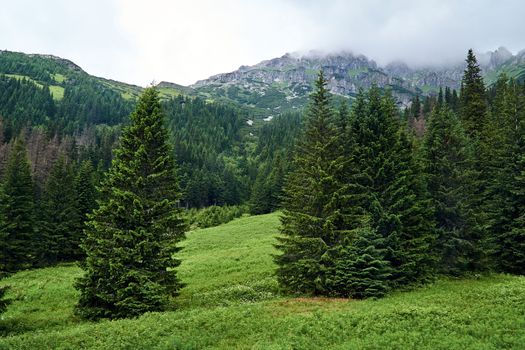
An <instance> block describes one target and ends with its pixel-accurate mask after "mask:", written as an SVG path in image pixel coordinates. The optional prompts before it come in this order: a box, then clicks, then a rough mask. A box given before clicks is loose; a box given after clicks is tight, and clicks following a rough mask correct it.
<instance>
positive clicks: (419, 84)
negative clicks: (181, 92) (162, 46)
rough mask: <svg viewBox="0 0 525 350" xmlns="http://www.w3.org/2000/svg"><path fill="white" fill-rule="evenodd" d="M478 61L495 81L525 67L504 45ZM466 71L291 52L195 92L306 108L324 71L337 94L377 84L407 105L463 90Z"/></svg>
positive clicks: (522, 56) (524, 56) (460, 66)
mask: <svg viewBox="0 0 525 350" xmlns="http://www.w3.org/2000/svg"><path fill="white" fill-rule="evenodd" d="M478 58H479V59H478V60H479V62H480V66H481V68H482V70H483V71H484V73H485V74H487V76H492V79H494V77H495V76H497V72H498V71H499V70H500V69H501V68H502V67H506V66H507V65H509V64H513V65H516V64H525V63H524V61H525V50H524V51H521V52H520V53H518V54H517V55H515V56H514V55H513V54H512V53H511V52H510V51H508V50H507V49H506V48H504V47H500V48H498V49H497V50H495V51H494V52H488V53H486V54H478ZM464 68H465V63H464V62H457V63H456V64H451V65H447V66H441V67H423V68H412V67H409V66H408V65H407V64H405V63H403V62H392V63H390V64H388V65H386V66H384V67H380V66H378V65H377V64H376V62H374V61H373V60H371V59H369V58H367V57H365V56H363V55H355V54H353V53H350V52H340V53H332V54H324V53H321V52H316V51H310V52H308V53H306V54H298V53H287V54H285V55H283V56H282V57H279V58H274V59H271V60H266V61H262V62H260V63H258V64H256V65H253V66H241V67H239V69H238V70H236V71H234V72H230V73H223V74H217V75H214V76H212V77H210V78H208V79H205V80H200V81H198V82H196V83H195V84H194V85H191V88H193V89H195V91H197V92H203V93H205V94H207V95H208V96H221V97H226V98H229V99H233V100H236V101H238V102H241V103H244V104H247V105H250V106H256V107H261V108H265V109H275V108H277V107H281V106H282V107H283V109H287V108H297V107H299V106H301V105H304V102H305V100H306V96H307V95H308V94H309V93H310V91H311V90H312V84H313V81H314V80H315V78H316V75H317V73H318V71H319V70H320V69H322V70H323V71H324V73H325V76H326V77H327V79H328V87H329V89H330V91H331V92H332V93H334V94H337V95H341V96H347V97H352V96H354V95H355V94H356V93H357V92H358V91H359V89H361V88H363V89H367V88H369V87H370V86H372V85H373V84H375V85H378V86H379V87H381V88H389V89H390V90H391V91H392V93H393V94H394V96H396V98H397V99H398V101H399V103H400V104H407V103H409V101H410V99H411V98H412V97H413V96H414V95H416V94H420V95H426V94H430V93H437V91H439V88H440V87H443V88H444V87H450V88H453V89H458V88H459V87H460V84H461V78H462V76H463V71H464ZM489 82H490V81H489Z"/></svg>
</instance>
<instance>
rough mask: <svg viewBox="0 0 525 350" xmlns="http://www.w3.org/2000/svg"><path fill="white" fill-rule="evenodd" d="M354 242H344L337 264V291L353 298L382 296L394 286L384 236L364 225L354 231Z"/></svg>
mask: <svg viewBox="0 0 525 350" xmlns="http://www.w3.org/2000/svg"><path fill="white" fill-rule="evenodd" d="M353 236H354V237H356V238H355V239H354V241H352V242H344V243H343V244H342V245H341V246H340V249H339V251H338V258H337V260H336V264H335V276H334V286H335V290H337V291H342V293H341V294H342V295H344V296H347V297H350V298H357V299H362V298H368V297H381V296H383V295H384V294H385V293H386V292H387V291H388V290H389V288H390V283H389V280H390V277H391V276H390V274H391V272H392V269H391V267H390V263H389V262H388V260H387V259H386V250H385V248H384V247H385V242H384V238H383V237H382V236H381V235H379V234H378V233H377V232H376V231H375V230H374V229H372V228H370V227H368V226H366V225H365V226H364V227H363V228H358V229H356V230H355V231H354V232H353Z"/></svg>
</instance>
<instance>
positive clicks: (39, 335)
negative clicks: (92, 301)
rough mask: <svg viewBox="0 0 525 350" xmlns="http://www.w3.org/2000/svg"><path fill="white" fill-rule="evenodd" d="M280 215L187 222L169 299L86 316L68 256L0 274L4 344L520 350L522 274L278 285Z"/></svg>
mask: <svg viewBox="0 0 525 350" xmlns="http://www.w3.org/2000/svg"><path fill="white" fill-rule="evenodd" d="M278 227H279V214H277V213H274V214H268V215H261V216H251V217H244V218H240V219H236V220H234V221H232V222H230V223H228V224H224V225H221V226H218V227H214V228H208V229H200V230H195V231H192V232H189V233H188V234H187V239H186V240H185V241H184V242H183V243H182V246H183V248H184V249H183V250H182V251H181V253H180V255H179V256H180V258H181V259H182V264H181V266H180V267H179V276H180V277H181V279H182V281H183V282H184V283H186V284H187V286H186V287H185V288H183V289H182V290H181V294H180V295H179V296H178V297H177V298H175V299H174V300H173V305H174V309H173V310H171V311H167V312H163V313H149V314H146V315H144V316H142V317H139V318H135V319H126V320H117V321H101V322H97V323H94V322H87V321H83V320H81V319H79V318H77V317H76V316H74V315H73V306H74V304H75V302H76V300H77V292H76V290H75V289H74V288H73V283H74V280H75V278H77V277H78V276H80V273H81V272H80V269H79V268H78V267H77V266H76V265H73V264H71V265H60V266H57V267H51V268H45V269H36V270H28V271H22V272H19V273H17V274H15V275H13V276H12V277H10V278H7V279H4V280H2V281H1V282H0V283H1V285H10V286H11V289H10V290H9V293H8V297H9V298H10V299H12V301H13V302H12V304H11V305H10V307H9V309H8V311H7V312H6V313H5V314H3V316H2V320H1V321H0V325H1V326H2V329H3V333H4V337H2V338H1V339H0V349H203V348H209V349H249V348H251V349H320V348H331V349H378V348H384V349H401V348H403V349H463V350H464V349H522V348H524V347H525V333H524V332H523V329H525V311H524V310H525V299H524V298H523V295H524V294H525V278H524V277H515V276H508V275H487V276H473V277H472V278H465V279H439V280H436V281H435V282H434V283H432V284H429V285H427V286H425V287H421V288H418V289H414V290H411V291H400V292H395V293H392V294H390V295H388V296H387V297H385V298H383V299H380V300H372V299H370V300H366V301H358V300H348V299H338V298H334V299H332V298H310V297H294V296H284V295H280V294H279V290H278V287H277V282H276V280H275V278H274V269H275V266H274V264H273V261H272V257H271V254H273V253H275V252H276V251H275V248H274V247H273V244H274V243H275V237H276V236H277V235H278Z"/></svg>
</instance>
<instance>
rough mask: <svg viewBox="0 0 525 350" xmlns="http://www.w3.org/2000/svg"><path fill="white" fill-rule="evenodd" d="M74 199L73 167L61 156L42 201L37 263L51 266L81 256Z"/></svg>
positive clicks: (52, 172) (53, 169)
mask: <svg viewBox="0 0 525 350" xmlns="http://www.w3.org/2000/svg"><path fill="white" fill-rule="evenodd" d="M77 199H78V197H77V192H76V188H75V175H74V172H73V167H72V166H71V164H68V163H67V162H66V159H65V157H64V155H62V156H60V157H59V158H58V160H57V161H56V162H55V164H54V165H53V168H52V169H51V173H50V174H49V178H48V179H47V182H46V186H45V189H44V194H43V198H42V203H41V207H42V217H43V222H41V224H40V226H41V227H40V234H41V236H42V237H43V245H42V246H41V247H40V248H41V253H40V256H41V257H40V259H39V260H40V263H43V264H54V263H56V262H58V261H68V260H75V259H78V258H79V257H81V256H82V253H81V249H80V247H79V245H80V241H81V238H82V236H83V235H82V228H81V227H79V221H80V213H79V212H78V202H77Z"/></svg>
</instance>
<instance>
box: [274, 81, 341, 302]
mask: <svg viewBox="0 0 525 350" xmlns="http://www.w3.org/2000/svg"><path fill="white" fill-rule="evenodd" d="M315 85H316V89H315V92H314V93H313V94H312V95H311V97H310V98H311V102H310V106H309V109H308V114H307V119H306V121H305V128H304V132H303V135H302V137H300V140H299V143H298V146H297V150H296V153H295V157H294V170H293V171H292V172H291V173H290V174H289V176H288V179H287V182H286V185H285V189H284V200H283V209H284V210H283V216H282V217H281V222H282V227H281V234H282V237H281V238H280V239H279V243H278V244H277V248H278V249H279V250H280V251H281V254H280V255H278V256H277V257H276V262H277V265H278V269H277V278H278V281H279V283H280V285H281V286H282V288H283V289H285V290H288V291H291V292H297V293H308V294H327V293H329V289H330V287H329V285H330V284H331V282H329V281H327V279H331V276H329V275H328V271H331V270H333V269H332V268H333V263H334V262H333V261H332V260H331V258H330V254H329V253H328V252H329V250H331V249H332V248H334V247H336V246H337V245H338V244H339V242H340V240H341V238H342V237H344V236H345V235H346V234H347V231H348V227H349V223H348V222H347V219H348V217H347V215H346V211H347V210H348V209H349V208H348V207H349V206H348V205H347V204H345V203H344V201H345V195H344V191H343V186H342V184H341V180H342V179H341V178H342V171H343V162H344V159H343V157H342V155H343V152H342V148H341V140H340V133H339V131H338V130H337V128H336V126H335V120H334V113H333V111H332V110H331V108H330V93H329V92H328V90H327V89H326V80H325V78H324V75H323V73H322V71H321V72H320V73H319V76H318V78H317V80H316V83H315Z"/></svg>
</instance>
